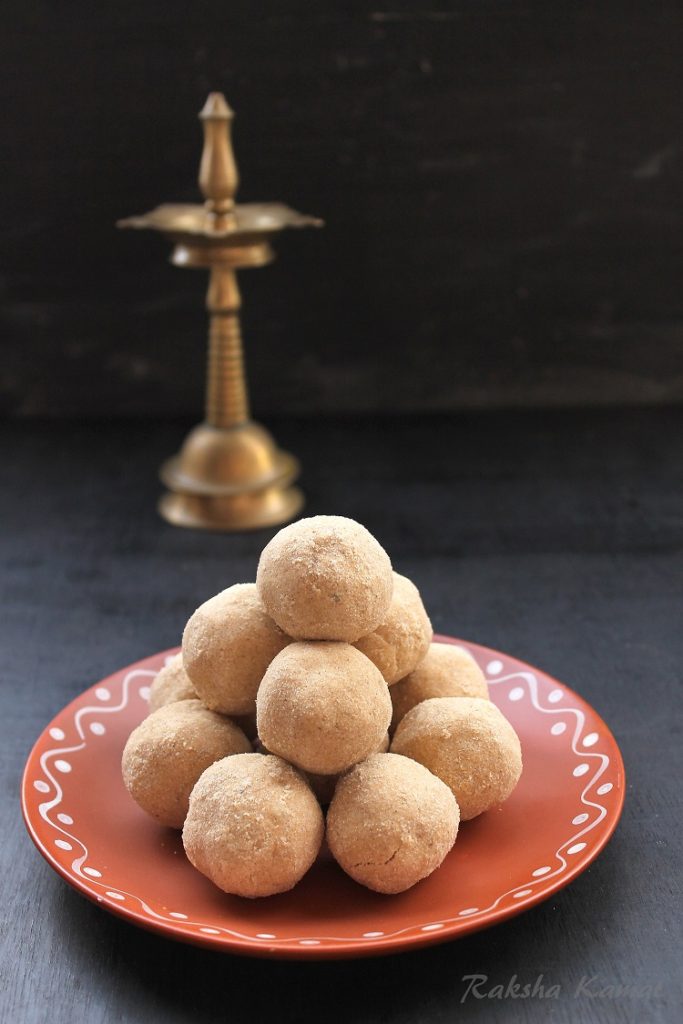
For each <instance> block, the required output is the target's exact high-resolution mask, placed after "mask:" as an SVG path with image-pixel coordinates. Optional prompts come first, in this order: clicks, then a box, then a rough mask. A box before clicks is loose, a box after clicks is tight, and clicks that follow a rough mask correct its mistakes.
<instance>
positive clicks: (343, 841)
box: [327, 754, 460, 893]
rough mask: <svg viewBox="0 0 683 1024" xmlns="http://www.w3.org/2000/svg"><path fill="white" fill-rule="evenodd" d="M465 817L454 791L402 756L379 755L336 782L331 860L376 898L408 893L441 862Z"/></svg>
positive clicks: (329, 828)
mask: <svg viewBox="0 0 683 1024" xmlns="http://www.w3.org/2000/svg"><path fill="white" fill-rule="evenodd" d="M459 822H460V813H459V811H458V804H457V802H456V801H455V799H454V797H453V794H452V793H451V791H450V790H449V788H448V786H445V785H444V784H443V782H441V780H440V779H437V778H436V777H435V776H434V775H432V773H431V772H429V771H427V769H426V768H423V766H422V765H420V764H417V762H416V761H411V760H409V759H408V758H407V757H400V756H399V755H398V754H374V755H373V756H372V757H369V758H368V759H367V761H363V762H362V763H361V764H358V765H356V767H355V768H352V769H351V771H349V772H347V773H346V774H345V775H343V776H342V778H341V779H340V780H339V782H338V783H337V788H336V790H335V793H334V798H333V800H332V803H331V804H330V809H329V811H328V812H327V842H328V844H329V847H330V851H331V852H332V856H333V857H334V859H335V860H336V861H337V863H338V864H339V866H340V867H341V868H343V869H344V871H345V872H346V873H347V874H348V875H351V877H352V878H354V879H355V880H356V881H357V882H360V884H361V885H365V886H367V887H368V889H374V890H375V891H376V892H385V893H394V892H403V891H404V890H405V889H409V888H410V887H411V886H412V885H415V883H416V882H419V881H420V880H421V879H422V878H426V877H427V875H431V873H432V871H435V870H436V868H438V867H439V865H440V864H441V863H442V861H443V859H444V857H445V856H446V854H447V853H448V851H449V850H450V849H451V847H452V846H453V843H454V842H455V838H456V836H457V834H458V825H459Z"/></svg>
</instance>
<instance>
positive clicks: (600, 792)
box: [597, 782, 612, 796]
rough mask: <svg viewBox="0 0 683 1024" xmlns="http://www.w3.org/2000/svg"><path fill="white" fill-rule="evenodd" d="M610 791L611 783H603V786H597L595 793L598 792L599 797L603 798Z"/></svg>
mask: <svg viewBox="0 0 683 1024" xmlns="http://www.w3.org/2000/svg"><path fill="white" fill-rule="evenodd" d="M611 789H612V783H611V782H605V784H604V785H602V786H598V789H597V792H598V795H599V796H604V795H605V794H606V793H609V791H610V790H611Z"/></svg>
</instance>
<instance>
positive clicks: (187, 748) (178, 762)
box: [121, 700, 251, 828]
mask: <svg viewBox="0 0 683 1024" xmlns="http://www.w3.org/2000/svg"><path fill="white" fill-rule="evenodd" d="M250 750H251V743H250V742H249V740H248V739H247V737H246V736H245V735H244V733H243V732H242V730H241V729H238V727H237V726H236V725H235V724H234V722H231V721H230V719H229V718H224V717H223V716H222V715H217V714H216V713H215V712H213V711H209V710H208V708H205V707H204V705H203V704H202V703H201V701H198V700H181V701H176V702H175V703H173V704H166V705H165V706H164V707H162V708H159V710H158V711H153V712H152V714H151V715H149V716H148V717H147V718H145V720H144V721H143V722H141V724H140V725H139V726H138V727H137V729H134V730H133V732H132V733H131V734H130V736H129V737H128V742H127V743H126V746H125V747H124V751H123V758H122V764H121V767H122V770H123V781H124V783H125V785H126V788H127V790H128V792H129V793H130V795H131V796H132V797H133V799H134V800H135V802H136V803H137V804H139V806H140V807H142V809H143V811H146V812H147V814H149V815H151V817H152V818H156V820H157V821H158V822H160V823H161V824H162V825H169V826H170V827H171V828H182V825H183V821H184V820H185V815H186V814H187V805H188V801H189V799H190V793H191V792H192V787H193V786H194V784H195V782H196V781H197V779H198V778H199V776H200V775H201V774H202V772H203V771H204V770H205V769H206V768H208V767H209V765H210V764H213V762H214V761H218V760H219V758H222V757H226V756H227V755H229V754H244V753H246V752H247V751H250Z"/></svg>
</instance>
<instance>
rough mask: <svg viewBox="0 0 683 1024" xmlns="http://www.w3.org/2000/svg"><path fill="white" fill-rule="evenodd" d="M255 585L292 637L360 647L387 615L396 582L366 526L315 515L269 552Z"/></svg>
mask: <svg viewBox="0 0 683 1024" xmlns="http://www.w3.org/2000/svg"><path fill="white" fill-rule="evenodd" d="M256 586H257V587H258V590H259V594H260V595H261V599H262V600H263V603H264V605H265V607H266V610H267V611H268V614H269V615H271V616H272V617H273V618H274V619H275V621H276V622H277V624H278V625H279V626H280V627H281V628H282V629H283V630H284V631H285V632H286V633H288V634H289V635H290V636H292V637H294V638H295V639H297V640H345V641H347V642H348V643H355V641H356V640H360V638H361V637H362V636H365V635H366V634H367V633H371V632H372V631H373V629H376V628H377V626H379V624H380V623H381V622H382V621H383V620H384V618H385V617H386V614H387V612H388V610H389V605H390V602H391V594H392V590H393V586H394V581H393V575H392V571H391V562H390V561H389V556H388V555H387V553H386V551H385V550H384V548H383V547H382V546H381V545H380V544H379V543H378V542H377V541H376V540H375V538H374V537H373V536H372V534H371V533H368V531H367V530H366V529H365V527H364V526H361V525H360V523H356V522H355V521H354V520H353V519H345V518H344V517H343V516H313V517H312V518H310V519H300V520H299V522H297V523H292V524H291V525H290V526H286V527H285V528H284V530H280V532H279V533H278V534H276V536H275V537H273V539H272V540H271V541H270V543H269V544H267V545H266V546H265V548H264V549H263V552H262V554H261V559H260V561H259V565H258V572H257V574H256Z"/></svg>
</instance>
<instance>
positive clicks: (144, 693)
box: [140, 686, 152, 700]
mask: <svg viewBox="0 0 683 1024" xmlns="http://www.w3.org/2000/svg"><path fill="white" fill-rule="evenodd" d="M151 692H152V691H151V689H150V687H149V686H141V687H140V696H141V697H142V699H143V700H149V695H150V693H151Z"/></svg>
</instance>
